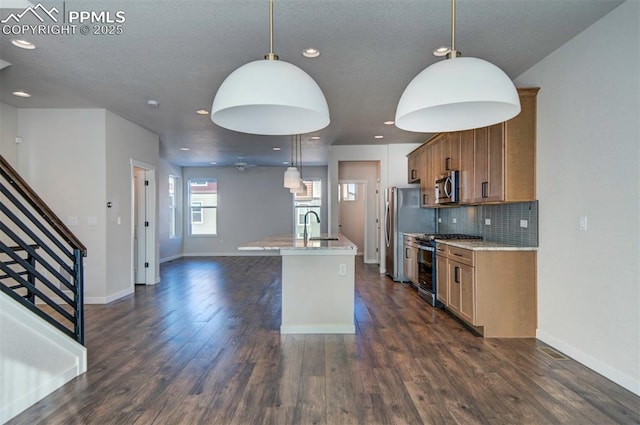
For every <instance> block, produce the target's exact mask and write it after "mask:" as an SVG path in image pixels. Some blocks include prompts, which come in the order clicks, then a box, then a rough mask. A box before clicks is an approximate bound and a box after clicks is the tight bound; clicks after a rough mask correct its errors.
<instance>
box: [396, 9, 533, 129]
mask: <svg viewBox="0 0 640 425" xmlns="http://www.w3.org/2000/svg"><path fill="white" fill-rule="evenodd" d="M455 28H456V0H451V51H450V52H449V53H448V54H447V59H446V60H444V61H441V62H437V63H435V64H433V65H431V66H429V67H428V68H426V69H425V70H424V71H422V72H421V73H420V74H418V75H417V76H416V77H415V78H414V79H413V81H411V82H410V83H409V85H408V86H407V88H406V89H405V91H404V93H402V96H401V97H400V101H399V102H398V107H397V109H396V120H395V121H396V126H397V127H398V128H401V129H403V130H409V131H417V132H423V133H438V132H447V131H458V130H468V129H472V128H480V127H486V126H489V125H492V124H497V123H499V122H503V121H506V120H508V119H511V118H513V117H515V116H516V115H518V114H519V113H520V98H519V97H518V92H517V90H516V88H515V86H514V85H513V82H512V81H511V79H510V78H509V77H508V76H507V74H505V73H504V71H502V70H501V69H500V68H498V67H497V66H495V65H493V64H492V63H489V62H487V61H485V60H483V59H478V58H464V57H458V56H459V55H460V52H458V51H456V47H455Z"/></svg>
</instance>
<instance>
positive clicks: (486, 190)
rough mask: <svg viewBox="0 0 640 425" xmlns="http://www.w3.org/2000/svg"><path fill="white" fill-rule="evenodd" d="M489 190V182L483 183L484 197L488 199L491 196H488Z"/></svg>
mask: <svg viewBox="0 0 640 425" xmlns="http://www.w3.org/2000/svg"><path fill="white" fill-rule="evenodd" d="M488 188H489V182H482V197H483V198H487V197H488V196H489V195H488V194H487V192H488Z"/></svg>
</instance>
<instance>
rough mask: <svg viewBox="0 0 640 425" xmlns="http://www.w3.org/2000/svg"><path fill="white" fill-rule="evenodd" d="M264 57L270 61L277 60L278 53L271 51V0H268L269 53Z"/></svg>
mask: <svg viewBox="0 0 640 425" xmlns="http://www.w3.org/2000/svg"><path fill="white" fill-rule="evenodd" d="M264 58H265V59H267V60H271V61H277V60H278V59H279V58H278V55H276V54H275V53H273V0H269V53H267V54H266V55H264Z"/></svg>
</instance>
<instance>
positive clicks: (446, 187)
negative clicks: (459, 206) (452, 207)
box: [435, 170, 460, 205]
mask: <svg viewBox="0 0 640 425" xmlns="http://www.w3.org/2000/svg"><path fill="white" fill-rule="evenodd" d="M459 176H460V173H459V171H458V170H452V171H447V174H443V175H441V176H440V177H438V178H437V179H436V185H435V200H436V204H440V205H444V204H455V203H457V202H458V200H459V193H460V189H459V187H458V181H459Z"/></svg>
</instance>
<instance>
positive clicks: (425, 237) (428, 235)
mask: <svg viewBox="0 0 640 425" xmlns="http://www.w3.org/2000/svg"><path fill="white" fill-rule="evenodd" d="M436 239H482V236H477V235H465V234H462V233H425V234H423V235H420V236H417V237H416V241H420V242H430V241H434V240H436Z"/></svg>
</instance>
